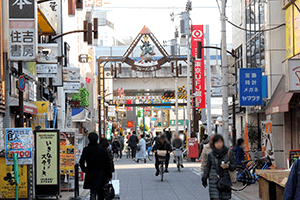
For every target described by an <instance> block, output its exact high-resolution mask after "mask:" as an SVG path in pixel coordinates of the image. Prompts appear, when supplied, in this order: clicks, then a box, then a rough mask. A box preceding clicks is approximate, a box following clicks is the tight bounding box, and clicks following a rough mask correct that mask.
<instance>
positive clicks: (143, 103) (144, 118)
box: [143, 101, 145, 134]
mask: <svg viewBox="0 0 300 200" xmlns="http://www.w3.org/2000/svg"><path fill="white" fill-rule="evenodd" d="M143 104H145V101H143ZM143 134H145V106H144V105H143Z"/></svg>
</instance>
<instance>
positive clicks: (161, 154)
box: [157, 150, 167, 181]
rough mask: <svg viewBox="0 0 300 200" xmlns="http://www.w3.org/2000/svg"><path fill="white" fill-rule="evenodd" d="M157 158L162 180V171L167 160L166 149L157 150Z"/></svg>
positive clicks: (162, 179)
mask: <svg viewBox="0 0 300 200" xmlns="http://www.w3.org/2000/svg"><path fill="white" fill-rule="evenodd" d="M157 159H158V162H159V173H160V180H161V181H164V172H165V169H164V168H165V167H164V166H165V162H166V160H167V151H166V150H157Z"/></svg>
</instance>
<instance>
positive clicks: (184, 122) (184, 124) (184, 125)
mask: <svg viewBox="0 0 300 200" xmlns="http://www.w3.org/2000/svg"><path fill="white" fill-rule="evenodd" d="M185 129H186V120H185V106H183V131H184V133H185V134H186V132H185Z"/></svg>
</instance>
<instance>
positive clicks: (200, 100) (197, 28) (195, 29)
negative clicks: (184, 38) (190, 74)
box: [191, 25, 205, 108]
mask: <svg viewBox="0 0 300 200" xmlns="http://www.w3.org/2000/svg"><path fill="white" fill-rule="evenodd" d="M191 31H192V43H191V47H192V56H193V57H196V56H197V42H202V45H203V44H204V34H203V25H193V26H192V28H191ZM202 55H204V49H202ZM203 57H204V56H203ZM203 57H202V59H201V60H195V72H194V73H195V80H194V81H195V92H196V95H197V96H196V101H197V104H199V106H198V107H197V108H205V76H204V58H203Z"/></svg>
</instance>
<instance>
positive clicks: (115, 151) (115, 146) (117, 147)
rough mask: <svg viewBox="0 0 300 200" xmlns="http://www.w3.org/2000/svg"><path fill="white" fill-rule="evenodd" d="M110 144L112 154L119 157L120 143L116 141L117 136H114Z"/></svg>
mask: <svg viewBox="0 0 300 200" xmlns="http://www.w3.org/2000/svg"><path fill="white" fill-rule="evenodd" d="M111 146H112V151H113V154H114V156H115V155H116V157H117V158H120V155H119V152H120V149H121V145H120V143H119V141H118V138H116V137H115V139H114V141H113V143H112V145H111Z"/></svg>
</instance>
